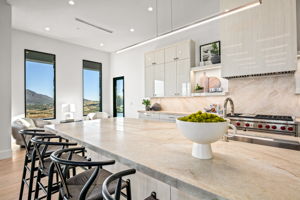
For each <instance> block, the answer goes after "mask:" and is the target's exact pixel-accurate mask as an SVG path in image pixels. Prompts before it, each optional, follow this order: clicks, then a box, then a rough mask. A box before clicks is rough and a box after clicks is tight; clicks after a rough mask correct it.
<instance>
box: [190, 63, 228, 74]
mask: <svg viewBox="0 0 300 200" xmlns="http://www.w3.org/2000/svg"><path fill="white" fill-rule="evenodd" d="M221 67H222V66H221V65H219V64H217V65H206V66H198V67H192V68H191V71H192V72H201V71H209V70H215V69H221Z"/></svg>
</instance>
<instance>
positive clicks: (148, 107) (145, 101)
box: [142, 99, 151, 111]
mask: <svg viewBox="0 0 300 200" xmlns="http://www.w3.org/2000/svg"><path fill="white" fill-rule="evenodd" d="M142 104H143V105H145V109H146V111H149V110H150V105H151V102H150V100H149V99H143V102H142Z"/></svg>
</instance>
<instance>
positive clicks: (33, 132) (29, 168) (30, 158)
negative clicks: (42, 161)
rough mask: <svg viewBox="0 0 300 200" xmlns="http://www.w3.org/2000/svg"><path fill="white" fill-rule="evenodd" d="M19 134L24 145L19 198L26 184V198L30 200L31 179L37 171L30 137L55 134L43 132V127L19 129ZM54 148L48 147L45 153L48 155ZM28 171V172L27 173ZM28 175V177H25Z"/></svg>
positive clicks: (21, 196)
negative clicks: (24, 151)
mask: <svg viewBox="0 0 300 200" xmlns="http://www.w3.org/2000/svg"><path fill="white" fill-rule="evenodd" d="M19 134H20V135H21V138H22V141H23V143H24V146H25V150H26V153H25V158H24V166H23V173H22V180H21V187H20V193H19V200H22V199H23V192H24V185H27V186H28V196H27V200H31V194H32V192H34V190H33V180H34V178H35V176H34V172H35V171H37V167H36V166H35V164H36V162H35V161H36V160H37V158H36V153H35V151H34V147H33V144H32V143H31V139H32V138H33V137H35V136H40V137H43V136H50V135H55V134H53V133H48V132H45V130H43V129H28V130H21V131H19ZM54 150H55V149H48V151H47V152H46V154H47V155H48V157H49V156H50V154H51V153H52V152H53V151H54ZM27 172H28V174H27ZM27 176H28V177H27Z"/></svg>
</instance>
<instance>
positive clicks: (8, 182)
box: [0, 145, 27, 200]
mask: <svg viewBox="0 0 300 200" xmlns="http://www.w3.org/2000/svg"><path fill="white" fill-rule="evenodd" d="M24 154H25V150H24V149H20V148H19V147H18V146H16V145H13V156H12V158H9V159H4V160H0V200H17V199H19V191H20V183H21V175H22V167H23V164H24ZM24 193H27V191H25V192H24ZM25 195H26V194H25ZM25 195H24V196H25ZM23 199H26V198H23Z"/></svg>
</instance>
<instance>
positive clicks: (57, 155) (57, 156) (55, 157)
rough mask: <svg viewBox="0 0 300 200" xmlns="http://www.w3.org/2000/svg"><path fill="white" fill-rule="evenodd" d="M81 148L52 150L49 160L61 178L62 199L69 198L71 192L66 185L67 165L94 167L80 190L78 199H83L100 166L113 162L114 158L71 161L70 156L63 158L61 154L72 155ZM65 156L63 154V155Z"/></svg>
mask: <svg viewBox="0 0 300 200" xmlns="http://www.w3.org/2000/svg"><path fill="white" fill-rule="evenodd" d="M81 149H82V148H80V147H78V148H68V149H62V150H57V151H55V152H53V153H52V154H51V156H50V158H51V160H52V161H53V163H54V165H55V167H56V169H57V172H58V175H59V177H60V179H61V193H60V194H61V196H62V198H63V199H70V198H71V197H72V196H71V195H72V194H70V192H69V189H68V185H67V184H66V179H67V173H66V172H67V169H68V166H73V167H88V168H92V167H94V168H95V170H94V172H93V173H92V175H91V177H90V178H89V179H88V181H87V182H86V184H85V185H84V187H83V189H82V190H81V192H80V197H79V199H80V200H82V199H85V197H86V195H87V193H88V191H89V189H90V187H91V186H92V184H93V182H94V181H95V180H96V178H97V176H98V173H99V171H100V170H101V169H102V166H105V165H112V164H114V163H115V161H114V160H108V161H101V162H95V161H85V162H78V161H73V160H72V159H71V156H67V159H63V158H62V156H63V155H64V154H68V155H72V154H73V153H74V152H76V151H79V150H81ZM64 158H65V156H64Z"/></svg>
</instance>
